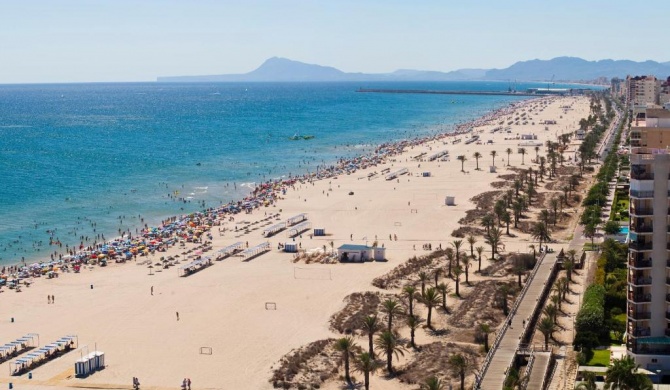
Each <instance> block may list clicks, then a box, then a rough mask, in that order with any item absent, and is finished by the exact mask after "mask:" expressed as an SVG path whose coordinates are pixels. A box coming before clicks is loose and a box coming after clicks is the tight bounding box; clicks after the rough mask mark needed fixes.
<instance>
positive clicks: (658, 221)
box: [626, 109, 670, 371]
mask: <svg viewBox="0 0 670 390" xmlns="http://www.w3.org/2000/svg"><path fill="white" fill-rule="evenodd" d="M630 136H631V148H630V151H631V154H630V164H631V174H630V243H629V250H628V252H629V253H628V291H627V297H628V305H627V314H628V320H627V335H628V338H627V342H626V346H627V350H628V354H629V355H631V356H633V357H634V358H635V361H636V362H637V363H638V364H639V365H640V366H641V367H643V368H646V369H648V370H663V371H666V370H670V256H669V255H670V245H669V244H668V242H669V240H668V237H669V236H670V219H669V217H668V214H670V186H669V183H670V149H669V146H670V111H668V110H663V109H647V110H646V115H645V116H644V117H640V118H636V119H633V123H632V126H631V132H630Z"/></svg>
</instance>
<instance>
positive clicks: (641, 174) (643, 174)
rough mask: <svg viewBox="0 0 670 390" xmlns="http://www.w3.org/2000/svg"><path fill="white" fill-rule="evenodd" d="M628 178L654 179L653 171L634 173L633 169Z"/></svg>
mask: <svg viewBox="0 0 670 390" xmlns="http://www.w3.org/2000/svg"><path fill="white" fill-rule="evenodd" d="M630 178H631V179H633V180H654V173H653V172H639V173H636V172H635V171H631V172H630Z"/></svg>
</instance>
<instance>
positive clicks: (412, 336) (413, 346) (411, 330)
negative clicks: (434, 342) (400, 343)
mask: <svg viewBox="0 0 670 390" xmlns="http://www.w3.org/2000/svg"><path fill="white" fill-rule="evenodd" d="M409 340H410V341H409V342H410V344H412V348H416V345H415V344H414V329H410V330H409Z"/></svg>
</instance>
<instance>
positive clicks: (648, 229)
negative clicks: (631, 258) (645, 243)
mask: <svg viewBox="0 0 670 390" xmlns="http://www.w3.org/2000/svg"><path fill="white" fill-rule="evenodd" d="M630 231H631V232H635V233H638V234H643V233H653V232H654V226H653V225H652V224H644V223H639V224H637V225H635V224H633V225H632V226H631V227H630Z"/></svg>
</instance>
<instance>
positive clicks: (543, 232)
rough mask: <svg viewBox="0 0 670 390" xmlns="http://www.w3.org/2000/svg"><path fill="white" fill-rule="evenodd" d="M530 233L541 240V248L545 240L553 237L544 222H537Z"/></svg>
mask: <svg viewBox="0 0 670 390" xmlns="http://www.w3.org/2000/svg"><path fill="white" fill-rule="evenodd" d="M530 235H531V237H533V238H534V239H535V240H537V241H539V246H540V248H542V242H543V241H548V240H550V239H551V237H550V236H549V230H548V229H547V225H545V224H544V222H536V223H535V224H534V225H533V227H532V228H531V230H530Z"/></svg>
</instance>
